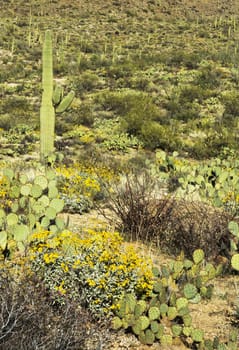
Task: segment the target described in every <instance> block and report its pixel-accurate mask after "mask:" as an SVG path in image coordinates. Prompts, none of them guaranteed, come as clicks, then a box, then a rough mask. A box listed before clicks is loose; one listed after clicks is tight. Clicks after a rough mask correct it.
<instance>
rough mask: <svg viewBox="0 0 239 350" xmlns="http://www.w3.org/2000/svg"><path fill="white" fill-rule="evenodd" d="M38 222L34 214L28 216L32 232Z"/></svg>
mask: <svg viewBox="0 0 239 350" xmlns="http://www.w3.org/2000/svg"><path fill="white" fill-rule="evenodd" d="M36 221H37V218H36V216H35V215H34V214H32V213H31V214H29V215H28V222H29V227H30V229H31V230H32V229H33V227H34V226H35V224H36Z"/></svg>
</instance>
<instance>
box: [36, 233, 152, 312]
mask: <svg viewBox="0 0 239 350" xmlns="http://www.w3.org/2000/svg"><path fill="white" fill-rule="evenodd" d="M30 247H31V249H30V254H31V261H32V269H33V271H34V272H35V273H37V275H39V276H41V278H42V280H43V281H44V283H45V284H46V285H47V286H48V287H49V288H50V290H52V291H57V292H58V293H59V299H58V302H60V303H62V302H64V298H65V296H68V297H69V298H71V299H73V300H75V301H76V302H78V303H80V305H83V306H85V307H87V309H89V310H90V311H91V312H92V313H93V314H94V316H95V317H100V316H102V315H110V314H111V313H112V312H113V310H115V308H116V306H115V304H116V303H117V300H119V298H120V297H121V296H122V294H123V293H124V292H132V293H135V294H136V295H138V296H139V297H140V296H141V295H142V294H147V293H150V291H151V290H152V284H153V280H152V276H153V275H152V264H151V261H150V259H148V258H146V257H143V256H141V255H140V254H139V252H138V251H137V249H136V248H135V247H134V246H133V245H131V244H128V243H124V242H123V239H122V237H121V235H120V234H119V233H117V232H106V231H100V232H97V231H93V230H85V231H84V232H83V233H82V234H81V235H79V234H74V233H71V232H62V233H60V234H58V235H55V236H52V235H50V234H49V232H47V231H43V232H39V233H35V234H33V235H32V237H31V243H30Z"/></svg>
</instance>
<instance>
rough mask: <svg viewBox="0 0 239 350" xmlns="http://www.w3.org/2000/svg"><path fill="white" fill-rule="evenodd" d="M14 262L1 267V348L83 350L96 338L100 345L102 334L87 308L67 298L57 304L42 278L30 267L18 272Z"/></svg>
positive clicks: (17, 349)
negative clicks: (32, 272) (30, 270)
mask: <svg viewBox="0 0 239 350" xmlns="http://www.w3.org/2000/svg"><path fill="white" fill-rule="evenodd" d="M12 265H13V266H14V264H13V263H11V264H10V263H8V264H6V263H5V264H3V265H1V270H0V349H1V350H4V349H11V350H30V349H42V350H43V349H44V350H48V349H49V350H50V349H51V350H52V349H71V350H80V349H82V350H83V349H90V348H89V347H88V346H87V342H89V340H90V339H91V338H92V337H93V339H94V338H95V339H94V341H93V342H92V343H94V346H97V343H99V338H100V335H99V334H97V329H96V326H94V325H93V322H92V318H91V317H90V315H89V313H88V312H87V311H86V310H85V309H84V308H82V307H79V305H77V304H75V303H74V302H73V301H70V300H69V299H67V298H65V303H64V304H62V305H60V304H59V303H58V304H57V303H56V302H55V301H54V300H55V298H56V295H55V296H54V293H52V292H51V291H49V289H48V288H47V287H46V286H45V285H44V283H43V281H42V280H40V279H39V278H38V277H36V276H35V275H32V274H29V273H28V272H27V271H26V270H25V271H22V272H21V273H20V274H19V273H17V275H16V271H15V272H14V273H13V270H16V264H15V267H12ZM17 265H18V269H19V267H20V266H21V264H20V265H19V264H17ZM55 294H56V293H55ZM97 338H98V339H97ZM92 348H95V347H92ZM92 348H91V349H92Z"/></svg>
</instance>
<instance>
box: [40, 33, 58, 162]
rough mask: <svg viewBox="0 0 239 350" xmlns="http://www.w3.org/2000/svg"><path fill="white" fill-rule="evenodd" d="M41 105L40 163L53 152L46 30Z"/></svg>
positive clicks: (50, 71) (50, 69) (48, 36)
mask: <svg viewBox="0 0 239 350" xmlns="http://www.w3.org/2000/svg"><path fill="white" fill-rule="evenodd" d="M42 89H43V93H42V103H41V110H40V157H41V162H44V161H45V159H46V158H47V157H48V156H50V155H51V154H52V153H53V152H54V132H55V109H54V106H53V103H52V94H53V58H52V39H51V32H50V30H47V31H46V33H45V40H44V44H43V51H42Z"/></svg>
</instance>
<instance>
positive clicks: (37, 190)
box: [30, 184, 42, 198]
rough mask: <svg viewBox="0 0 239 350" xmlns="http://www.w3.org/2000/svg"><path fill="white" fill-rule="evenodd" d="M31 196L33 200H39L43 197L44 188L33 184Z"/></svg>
mask: <svg viewBox="0 0 239 350" xmlns="http://www.w3.org/2000/svg"><path fill="white" fill-rule="evenodd" d="M30 195H31V196H32V197H33V198H39V197H41V195H42V188H41V186H39V185H36V184H33V185H32V188H31V192H30Z"/></svg>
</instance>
